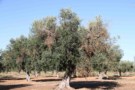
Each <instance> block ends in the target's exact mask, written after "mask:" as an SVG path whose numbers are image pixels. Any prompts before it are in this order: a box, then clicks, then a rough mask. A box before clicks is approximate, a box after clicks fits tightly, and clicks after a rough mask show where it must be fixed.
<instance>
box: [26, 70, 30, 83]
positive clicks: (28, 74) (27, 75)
mask: <svg viewBox="0 0 135 90" xmlns="http://www.w3.org/2000/svg"><path fill="white" fill-rule="evenodd" d="M26 80H27V81H28V82H29V81H31V80H30V73H29V72H26Z"/></svg>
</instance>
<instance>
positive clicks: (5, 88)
mask: <svg viewBox="0 0 135 90" xmlns="http://www.w3.org/2000/svg"><path fill="white" fill-rule="evenodd" d="M27 86H31V85H29V84H17V85H0V90H11V89H14V88H21V87H27Z"/></svg>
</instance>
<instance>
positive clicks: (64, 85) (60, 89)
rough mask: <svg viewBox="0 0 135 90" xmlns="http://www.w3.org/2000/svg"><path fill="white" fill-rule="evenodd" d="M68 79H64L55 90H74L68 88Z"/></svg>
mask: <svg viewBox="0 0 135 90" xmlns="http://www.w3.org/2000/svg"><path fill="white" fill-rule="evenodd" d="M70 79H71V78H70V77H69V76H68V77H65V78H64V79H63V80H62V82H61V83H60V84H59V85H58V87H57V88H56V89H55V90H65V89H68V90H74V89H73V88H71V87H70Z"/></svg>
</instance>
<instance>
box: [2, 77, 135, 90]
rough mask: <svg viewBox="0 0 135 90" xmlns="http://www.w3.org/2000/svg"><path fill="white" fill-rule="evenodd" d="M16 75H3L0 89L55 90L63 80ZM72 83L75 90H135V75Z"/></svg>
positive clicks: (80, 80)
mask: <svg viewBox="0 0 135 90" xmlns="http://www.w3.org/2000/svg"><path fill="white" fill-rule="evenodd" d="M16 77H17V78H16ZM16 77H12V76H1V77H0V90H54V89H55V88H56V87H57V85H58V84H59V83H60V81H61V79H58V78H57V77H43V76H39V77H38V78H35V77H32V80H31V81H30V82H27V81H26V80H25V77H23V78H22V76H16ZM70 85H71V87H72V88H74V89H75V90H135V76H132V77H121V78H110V79H109V80H98V79H96V77H87V78H73V79H72V80H71V83H70Z"/></svg>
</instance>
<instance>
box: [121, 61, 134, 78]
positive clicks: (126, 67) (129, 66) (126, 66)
mask: <svg viewBox="0 0 135 90" xmlns="http://www.w3.org/2000/svg"><path fill="white" fill-rule="evenodd" d="M129 71H133V63H132V62H130V61H121V62H120V63H119V65H118V72H119V76H122V73H125V72H129Z"/></svg>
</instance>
